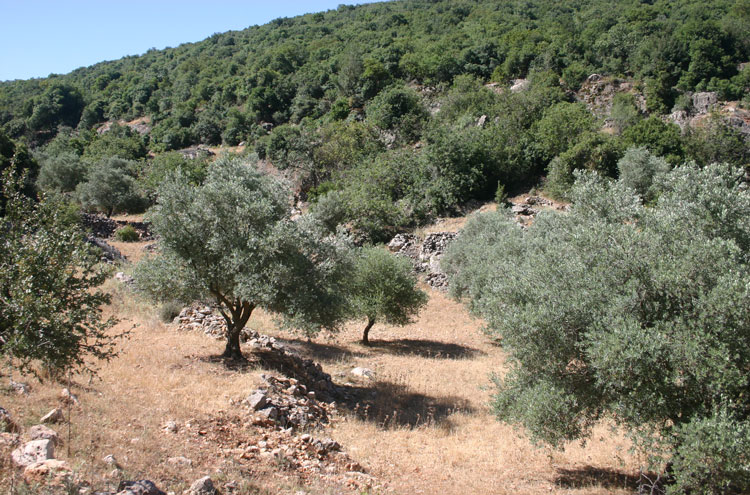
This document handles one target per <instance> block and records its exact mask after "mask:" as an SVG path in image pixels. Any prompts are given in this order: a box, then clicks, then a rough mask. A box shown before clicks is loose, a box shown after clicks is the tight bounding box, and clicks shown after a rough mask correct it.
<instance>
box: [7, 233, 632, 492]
mask: <svg viewBox="0 0 750 495" xmlns="http://www.w3.org/2000/svg"><path fill="white" fill-rule="evenodd" d="M142 245H143V243H140V244H131V245H130V246H128V248H127V250H128V251H129V252H126V254H129V255H130V257H131V259H132V258H133V257H137V254H138V249H140V248H141V247H142ZM118 247H123V246H121V245H119V244H118ZM108 290H111V291H112V292H113V294H114V301H113V304H112V305H111V307H109V308H108V309H107V312H108V313H109V314H112V315H116V316H117V317H118V318H120V323H119V324H118V326H117V328H116V330H119V331H129V332H130V334H129V336H128V338H127V339H125V340H124V341H123V342H122V344H121V347H120V355H119V356H118V357H117V358H115V359H114V360H112V361H111V362H109V363H104V364H102V365H101V368H100V370H99V376H98V377H93V378H90V377H88V376H76V377H74V380H73V387H72V389H73V392H74V393H75V394H76V395H77V396H78V398H79V400H80V405H79V406H76V407H73V408H72V409H71V414H72V428H71V432H70V442H69V443H68V441H67V438H68V436H67V435H68V432H67V426H66V425H65V424H63V425H57V426H56V427H55V428H56V429H57V430H58V432H59V433H60V435H61V437H62V438H63V445H62V446H60V447H58V449H57V457H58V458H61V459H64V460H67V461H68V462H69V464H70V465H71V466H72V467H73V468H74V469H75V470H76V471H77V473H78V474H79V476H80V477H81V478H82V479H85V480H88V481H89V482H90V483H91V486H92V489H93V490H94V491H95V490H97V489H107V488H108V487H109V488H110V489H111V487H112V486H115V487H116V484H117V482H118V481H119V479H144V478H145V479H151V480H153V481H154V482H156V484H157V486H159V487H160V488H161V489H163V490H165V491H171V492H174V493H176V494H181V493H182V491H183V490H184V489H186V488H187V487H188V486H189V485H190V483H191V482H192V481H193V480H195V479H197V478H200V477H202V476H205V475H211V476H212V478H213V479H214V481H216V482H217V486H218V487H219V488H220V489H221V487H222V486H223V485H225V484H226V483H230V485H229V488H230V489H232V488H234V493H289V494H297V493H300V492H302V493H309V494H330V493H396V494H414V493H425V494H432V493H441V494H453V493H456V494H461V495H469V494H486V493H495V494H506V493H507V494H542V493H544V494H548V493H564V494H571V495H573V494H584V493H586V494H592V493H593V494H609V493H615V494H625V493H633V491H634V489H635V484H636V482H637V475H638V466H639V465H640V459H637V458H636V457H634V456H633V455H631V454H629V453H628V447H629V444H628V442H627V441H626V440H625V439H624V438H623V437H622V435H620V434H619V433H617V432H613V431H612V430H611V429H610V428H609V427H608V426H606V425H601V426H599V427H598V428H597V429H596V432H595V434H594V435H593V437H592V439H591V440H590V441H589V442H588V443H586V445H584V446H582V445H580V444H571V445H569V446H568V447H567V448H566V449H565V451H563V452H558V451H550V450H547V449H543V448H535V447H534V446H533V445H532V444H531V443H530V442H529V440H528V439H527V438H526V437H525V435H524V433H523V431H522V430H518V429H514V428H513V427H511V426H508V425H505V424H501V423H499V422H497V421H496V420H495V418H494V417H493V415H492V413H491V411H490V408H489V406H488V403H489V401H490V397H491V392H492V390H491V387H490V385H491V381H490V375H491V373H493V372H494V373H500V374H502V373H503V371H504V369H505V366H506V365H505V358H504V352H503V350H502V348H501V347H499V346H497V345H495V344H493V343H492V342H491V341H490V340H489V339H488V338H487V336H486V335H485V334H483V332H482V322H481V321H479V320H476V319H472V318H471V317H470V316H469V315H468V314H467V312H466V310H465V308H464V307H463V306H462V305H461V304H459V303H457V302H455V301H453V300H451V299H449V298H448V297H447V296H446V295H445V294H443V293H441V292H438V291H435V290H430V289H429V288H427V287H425V290H427V291H428V292H429V294H430V301H429V304H428V305H427V307H426V308H425V309H424V310H423V312H422V314H421V315H420V317H419V319H418V320H417V321H416V322H415V323H413V324H411V325H408V326H406V327H402V328H399V327H390V326H387V325H380V324H377V325H376V326H375V327H374V328H373V330H372V332H371V340H372V344H373V345H372V346H370V347H364V346H362V345H360V344H359V339H360V337H361V335H360V331H361V327H362V325H360V324H352V325H349V326H348V327H347V328H346V329H345V330H344V331H343V332H342V333H340V334H338V335H331V336H325V335H321V336H319V337H318V338H316V339H315V340H314V341H312V342H308V341H307V340H306V339H302V338H298V337H295V336H293V335H290V334H287V333H281V332H279V331H277V330H275V329H274V326H273V323H272V321H271V319H270V318H269V317H267V316H266V315H263V314H260V313H258V314H255V315H253V317H252V318H251V321H250V323H249V326H250V327H251V328H252V329H254V330H256V331H259V332H261V333H267V334H269V335H273V336H275V337H276V338H277V339H279V341H281V342H283V343H285V344H287V345H288V346H290V347H292V348H293V349H294V350H296V351H297V352H298V353H300V354H301V355H303V356H305V357H309V358H311V359H314V360H315V361H317V362H319V363H321V365H322V366H323V369H324V371H326V372H328V373H330V374H331V375H332V377H333V381H334V382H335V383H336V384H337V385H341V386H344V387H348V388H349V389H351V390H356V391H357V393H358V395H357V396H358V397H360V398H362V400H361V403H360V404H339V405H338V409H339V415H338V418H336V419H335V420H334V421H333V422H332V424H331V425H330V426H329V427H328V428H326V429H325V430H324V431H319V432H312V433H313V435H315V436H321V437H324V436H325V437H327V436H330V437H332V438H333V439H334V440H336V441H338V442H339V443H340V444H341V446H342V449H343V450H344V451H346V452H347V453H348V454H349V456H350V457H351V458H352V459H353V460H355V461H356V462H358V463H359V464H361V466H362V467H363V468H364V471H365V472H366V473H367V474H368V475H369V476H371V477H372V478H369V477H367V479H368V480H370V481H368V482H367V484H366V485H363V484H352V483H348V482H346V481H345V479H344V478H341V477H339V478H336V477H324V476H317V477H316V476H309V477H306V476H303V475H300V474H299V473H298V472H295V471H291V470H289V468H288V466H285V465H284V463H282V462H278V460H276V461H274V460H269V461H264V462H259V461H257V460H255V461H253V462H245V461H244V460H243V458H242V456H241V455H238V453H241V452H242V450H241V448H242V446H244V445H247V444H248V443H252V442H254V441H256V440H259V439H260V438H262V436H263V431H262V429H260V428H259V427H257V426H252V425H248V424H244V423H242V422H239V421H234V420H233V418H235V417H236V416H237V415H238V414H239V409H238V406H237V404H239V402H240V401H241V400H242V399H244V398H245V397H247V396H248V394H250V393H251V392H252V391H253V390H255V388H257V386H258V385H259V383H260V378H259V375H260V374H261V373H272V371H270V370H264V369H262V368H260V367H258V366H257V365H253V364H252V363H251V365H249V366H246V367H242V368H239V369H238V368H236V367H228V366H227V365H226V363H224V362H223V361H222V360H220V359H219V358H217V357H216V356H218V355H219V354H220V353H221V351H222V350H223V343H222V342H221V341H219V340H214V339H212V338H210V337H208V336H206V335H204V334H202V333H200V332H177V331H176V330H175V329H174V327H173V326H170V325H166V324H164V323H162V322H160V321H159V320H158V318H157V316H156V311H155V309H154V308H153V307H151V306H149V305H148V304H147V303H145V302H143V301H139V300H138V299H137V298H136V297H135V296H134V295H133V294H132V293H130V291H128V290H127V289H126V288H125V287H124V286H123V285H121V284H119V283H118V282H115V281H114V280H113V281H111V282H109V286H108ZM245 352H246V353H248V355H249V357H251V356H250V352H249V350H247V349H246V351H245ZM355 367H364V368H369V369H370V370H372V372H373V377H372V379H368V378H365V377H357V376H354V375H352V373H351V370H352V369H353V368H355ZM14 378H15V379H16V380H18V379H20V378H19V377H18V376H15V377H14ZM7 380H8V377H7V376H6V377H4V378H3V381H4V382H7ZM24 380H25V381H27V382H28V383H29V384H30V392H29V394H27V395H17V394H15V393H14V392H11V391H9V390H3V392H2V395H0V405H2V406H3V407H5V408H6V409H8V411H9V412H10V413H11V415H12V417H13V418H14V419H15V420H16V422H17V423H19V424H20V425H21V426H23V427H26V428H28V427H29V426H31V425H34V424H36V423H37V422H38V419H39V418H40V417H41V416H42V415H44V414H45V413H46V412H47V411H49V410H50V409H51V408H53V407H55V405H56V404H57V403H58V395H59V393H60V390H61V389H62V388H63V387H64V386H66V385H65V380H64V379H63V380H62V381H61V382H58V381H55V380H53V379H46V380H45V381H44V382H43V383H38V382H36V381H34V380H29V379H24ZM66 414H67V412H66ZM168 421H173V422H174V423H175V425H176V426H177V432H176V433H169V432H165V430H164V429H163V427H164V424H165V423H166V422H168ZM68 451H69V453H68ZM110 454H111V455H114V457H115V459H116V460H117V462H118V463H119V465H120V467H121V470H120V471H116V470H113V466H112V465H108V464H106V463H105V462H104V461H103V459H104V457H105V456H107V455H110ZM175 458H183V459H184V460H180V461H175V460H174V459H175ZM4 466H5V467H4V468H3V472H2V473H1V474H2V478H3V480H2V487H3V489H6V488H7V487H9V486H10V480H11V478H12V477H14V476H16V477H18V475H17V474H16V473H14V472H13V471H12V470H11V469H10V468H9V467H8V465H7V463H6V464H5V465H4ZM16 482H17V481H16ZM368 487H369V488H368ZM224 490H225V491H224V492H223V493H228V490H227V489H224Z"/></svg>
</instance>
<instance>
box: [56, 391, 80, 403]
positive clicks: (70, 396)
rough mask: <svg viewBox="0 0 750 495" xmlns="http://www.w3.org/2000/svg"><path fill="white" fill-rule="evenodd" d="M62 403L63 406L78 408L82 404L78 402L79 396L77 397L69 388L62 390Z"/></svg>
mask: <svg viewBox="0 0 750 495" xmlns="http://www.w3.org/2000/svg"><path fill="white" fill-rule="evenodd" d="M60 401H61V402H62V403H63V404H71V405H73V406H77V405H79V404H80V401H79V400H78V396H76V395H75V394H74V393H72V392H71V391H70V390H68V389H67V388H64V389H62V391H60Z"/></svg>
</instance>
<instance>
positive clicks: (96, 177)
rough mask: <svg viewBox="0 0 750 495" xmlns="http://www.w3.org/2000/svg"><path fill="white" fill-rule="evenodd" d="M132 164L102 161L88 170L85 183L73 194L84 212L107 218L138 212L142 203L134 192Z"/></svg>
mask: <svg viewBox="0 0 750 495" xmlns="http://www.w3.org/2000/svg"><path fill="white" fill-rule="evenodd" d="M133 166H134V164H133V163H132V162H129V161H127V160H122V159H120V158H109V159H105V160H101V161H99V162H97V163H95V164H94V165H92V166H91V169H90V170H89V173H88V177H87V180H86V182H82V183H80V184H78V187H77V188H76V194H77V195H78V199H79V201H80V202H81V205H82V206H83V208H85V209H88V210H98V211H102V212H104V213H105V214H106V215H107V216H108V217H111V216H112V214H113V213H116V212H119V211H137V210H138V209H140V208H142V207H143V200H142V198H140V197H139V196H138V195H137V193H136V191H135V179H134V178H133V176H132V172H131V169H132V167H133Z"/></svg>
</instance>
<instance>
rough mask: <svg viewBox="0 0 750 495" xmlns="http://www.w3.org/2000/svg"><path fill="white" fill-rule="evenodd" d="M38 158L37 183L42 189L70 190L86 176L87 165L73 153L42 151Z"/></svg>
mask: <svg viewBox="0 0 750 495" xmlns="http://www.w3.org/2000/svg"><path fill="white" fill-rule="evenodd" d="M38 160H39V162H40V163H41V166H40V169H39V179H38V180H37V184H38V185H39V187H40V188H42V189H44V190H47V191H58V192H72V191H75V189H76V186H78V184H80V183H81V182H83V181H84V179H85V178H86V168H87V167H86V165H85V164H84V163H83V162H81V157H80V156H78V155H76V154H75V153H71V152H66V153H61V154H59V155H49V154H46V153H43V154H41V155H39V156H38Z"/></svg>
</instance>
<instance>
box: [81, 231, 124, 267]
mask: <svg viewBox="0 0 750 495" xmlns="http://www.w3.org/2000/svg"><path fill="white" fill-rule="evenodd" d="M86 242H88V243H89V244H91V245H93V246H96V247H98V248H99V249H101V251H102V261H103V262H105V263H121V262H125V261H127V259H126V258H125V256H123V255H122V253H121V252H120V251H119V250H118V249H117V248H116V247H114V246H111V245H110V244H109V243H108V242H107V241H105V240H104V239H100V238H98V237H96V236H94V235H87V236H86Z"/></svg>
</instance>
